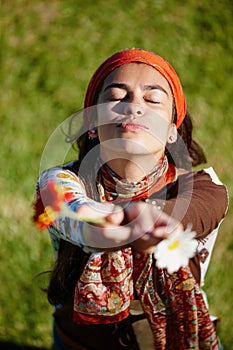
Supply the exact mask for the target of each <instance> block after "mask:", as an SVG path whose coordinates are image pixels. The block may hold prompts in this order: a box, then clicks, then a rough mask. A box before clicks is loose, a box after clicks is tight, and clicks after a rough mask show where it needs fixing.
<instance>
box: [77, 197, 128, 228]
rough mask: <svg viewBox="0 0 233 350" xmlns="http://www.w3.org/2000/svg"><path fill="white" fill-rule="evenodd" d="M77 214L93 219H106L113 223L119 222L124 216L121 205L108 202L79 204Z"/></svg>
mask: <svg viewBox="0 0 233 350" xmlns="http://www.w3.org/2000/svg"><path fill="white" fill-rule="evenodd" d="M77 214H78V215H80V216H82V217H87V218H88V217H89V218H93V219H102V218H103V219H106V220H107V221H109V222H111V223H113V224H119V223H120V222H121V221H122V220H123V217H124V213H123V210H122V208H121V207H119V206H115V205H113V204H110V203H98V202H93V203H88V204H84V205H81V206H80V207H79V208H78V209H77Z"/></svg>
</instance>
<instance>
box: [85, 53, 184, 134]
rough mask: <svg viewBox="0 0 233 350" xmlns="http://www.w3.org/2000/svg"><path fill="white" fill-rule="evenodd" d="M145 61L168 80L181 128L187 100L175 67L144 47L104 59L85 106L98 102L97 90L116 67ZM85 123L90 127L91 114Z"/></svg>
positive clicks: (95, 74) (177, 125) (93, 80)
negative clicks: (143, 48)
mask: <svg viewBox="0 0 233 350" xmlns="http://www.w3.org/2000/svg"><path fill="white" fill-rule="evenodd" d="M133 62H138V63H144V64H147V65H149V66H151V67H153V68H154V69H156V70H157V71H158V72H159V73H161V74H162V75H163V76H164V78H165V79H166V80H167V81H168V83H169V85H170V87H171V90H172V94H173V97H174V102H175V107H176V112H177V120H176V127H177V128H179V126H180V125H181V123H182V121H183V120H184V117H185V114H186V100H185V96H184V93H183V89H182V86H181V83H180V80H179V77H178V76H177V74H176V72H175V70H174V69H173V67H172V66H171V65H170V64H169V63H168V62H167V61H166V60H165V59H164V58H162V57H160V56H158V55H156V54H155V53H153V52H150V51H146V50H142V49H127V50H123V51H119V52H117V53H115V54H113V55H112V56H111V57H109V58H108V59H107V60H106V61H104V62H103V63H102V64H101V65H100V66H99V68H98V69H97V70H96V72H95V73H94V75H93V77H92V79H91V80H90V83H89V85H88V88H87V92H86V97H85V102H84V108H88V107H91V106H93V105H95V104H96V97H97V92H98V90H99V87H100V85H101V84H102V82H103V81H104V79H105V78H106V77H107V76H108V74H109V73H111V72H112V71H113V70H114V69H116V68H118V67H120V66H122V65H123V64H127V63H133ZM84 125H85V126H86V127H87V128H89V125H90V116H89V115H88V114H86V113H85V114H84Z"/></svg>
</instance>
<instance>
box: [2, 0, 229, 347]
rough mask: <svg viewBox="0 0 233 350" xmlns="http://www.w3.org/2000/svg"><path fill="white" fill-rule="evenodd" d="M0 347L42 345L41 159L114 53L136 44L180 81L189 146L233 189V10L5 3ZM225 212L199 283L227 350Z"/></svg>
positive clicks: (189, 5)
mask: <svg viewBox="0 0 233 350" xmlns="http://www.w3.org/2000/svg"><path fill="white" fill-rule="evenodd" d="M0 11H1V37H0V41H1V52H0V55H1V56H0V57H1V64H0V83H1V96H0V121H1V123H0V131H1V147H0V154H1V157H0V169H1V176H0V209H1V210H0V231H1V232H0V234H1V245H0V276H1V283H2V285H1V288H0V341H10V342H14V343H18V344H25V345H32V346H35V347H36V346H37V347H45V348H49V346H50V332H51V313H52V308H51V307H50V306H49V305H48V303H47V301H46V297H45V295H44V294H43V292H41V291H40V287H43V286H45V284H46V276H42V277H40V278H36V277H35V276H36V275H37V274H39V273H40V272H42V271H46V270H48V269H49V268H50V266H51V264H52V261H53V255H52V254H53V253H52V249H51V246H50V241H49V238H48V235H47V234H46V233H45V232H43V233H39V232H38V231H37V230H36V229H35V228H34V227H33V225H32V224H31V215H32V202H33V199H34V188H35V182H36V178H37V176H38V172H39V169H40V160H41V155H42V152H43V149H44V147H45V144H46V142H47V140H48V138H49V137H50V135H51V134H52V133H53V131H54V129H55V128H56V127H57V126H58V125H59V124H60V123H61V122H62V121H63V120H64V119H66V118H67V117H68V116H69V115H70V114H71V113H73V112H74V111H76V110H78V109H80V108H81V107H82V103H83V98H84V93H85V89H86V87H87V83H88V81H89V78H90V77H91V75H92V73H93V72H94V70H95V69H96V68H97V66H98V65H99V64H100V63H101V62H102V61H103V60H104V59H105V58H106V57H107V56H109V55H111V54H112V53H113V52H115V51H117V50H119V49H123V48H127V47H143V48H145V49H148V50H151V51H155V52H157V53H158V54H161V55H162V56H164V57H165V58H167V59H168V60H169V61H170V62H171V63H172V65H173V66H174V67H175V68H176V70H177V71H178V73H179V75H180V78H181V80H182V83H183V86H184V90H185V94H186V97H187V101H188V106H189V110H190V112H191V114H192V115H193V119H194V124H195V128H196V129H195V136H196V139H197V140H198V141H199V142H200V143H201V144H202V145H203V147H204V149H205V151H206V154H207V157H208V161H209V162H208V166H209V165H213V166H214V168H215V169H216V171H217V173H218V174H219V176H220V178H221V179H222V181H224V182H225V183H226V184H227V185H228V187H229V197H230V200H231V199H232V196H233V191H232V170H233V167H232V164H233V151H232V139H233V104H232V95H233V80H232V73H233V61H232V52H233V39H232V38H233V26H232V19H233V5H232V2H231V1H230V0H229V1H227V0H223V1H216V0H215V1H196V0H188V1H186V2H183V1H174V0H168V1H161V0H153V1H149V0H143V1H142V0H135V1H133V2H128V3H127V2H125V1H123V0H116V1H105V0H97V1H96V2H93V1H91V0H87V1H77V0H76V1H74V0H66V1H59V0H52V1H42V0H34V1H30V0H14V1H6V0H2V1H1V8H0ZM232 212H233V208H232V204H231V202H230V208H229V212H228V217H227V219H226V221H225V222H224V223H223V225H222V227H221V230H220V234H219V237H218V240H217V244H216V247H215V250H214V253H213V258H212V262H211V265H210V269H209V273H208V275H207V280H206V290H207V293H208V295H209V301H210V307H211V311H212V312H213V313H216V314H217V315H218V316H219V317H220V318H221V323H220V337H221V338H222V341H223V344H224V346H225V349H226V350H227V349H228V350H230V349H232V344H233V331H232V327H231V324H232V323H231V322H232V310H231V306H232V294H231V293H232V290H233V278H232V277H233V274H232V263H233V261H232V251H233V238H232V230H233V219H232Z"/></svg>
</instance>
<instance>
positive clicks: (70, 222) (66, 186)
mask: <svg viewBox="0 0 233 350" xmlns="http://www.w3.org/2000/svg"><path fill="white" fill-rule="evenodd" d="M49 181H53V182H54V183H55V184H57V185H59V186H61V187H62V191H63V192H64V196H65V198H66V205H67V206H68V208H69V209H70V210H71V211H73V212H75V211H76V210H77V209H78V207H79V206H81V205H84V204H90V203H93V200H92V199H90V198H88V197H87V195H86V191H85V187H84V185H83V183H82V181H81V179H80V178H79V177H78V176H77V175H76V174H75V173H73V172H72V171H71V170H68V169H66V168H62V167H54V168H51V169H48V170H45V171H44V172H43V173H42V174H41V175H40V176H39V179H38V181H37V189H36V193H37V198H38V197H39V196H40V192H41V191H43V190H44V189H45V188H46V186H47V184H48V182H49ZM48 231H49V233H50V236H51V239H52V243H53V247H54V250H55V255H57V254H56V253H57V251H58V248H59V241H60V239H64V240H66V241H69V242H70V243H72V244H75V245H78V246H80V247H81V248H83V247H84V244H83V240H82V222H80V221H78V220H75V219H73V218H70V217H69V218H68V217H66V216H64V217H63V216H62V217H58V218H57V219H55V220H54V222H53V224H52V225H51V226H49V227H48Z"/></svg>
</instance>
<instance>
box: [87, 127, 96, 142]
mask: <svg viewBox="0 0 233 350" xmlns="http://www.w3.org/2000/svg"><path fill="white" fill-rule="evenodd" d="M87 133H88V138H89V140H94V139H96V138H97V137H98V133H97V130H96V129H92V130H88V132H87Z"/></svg>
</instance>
